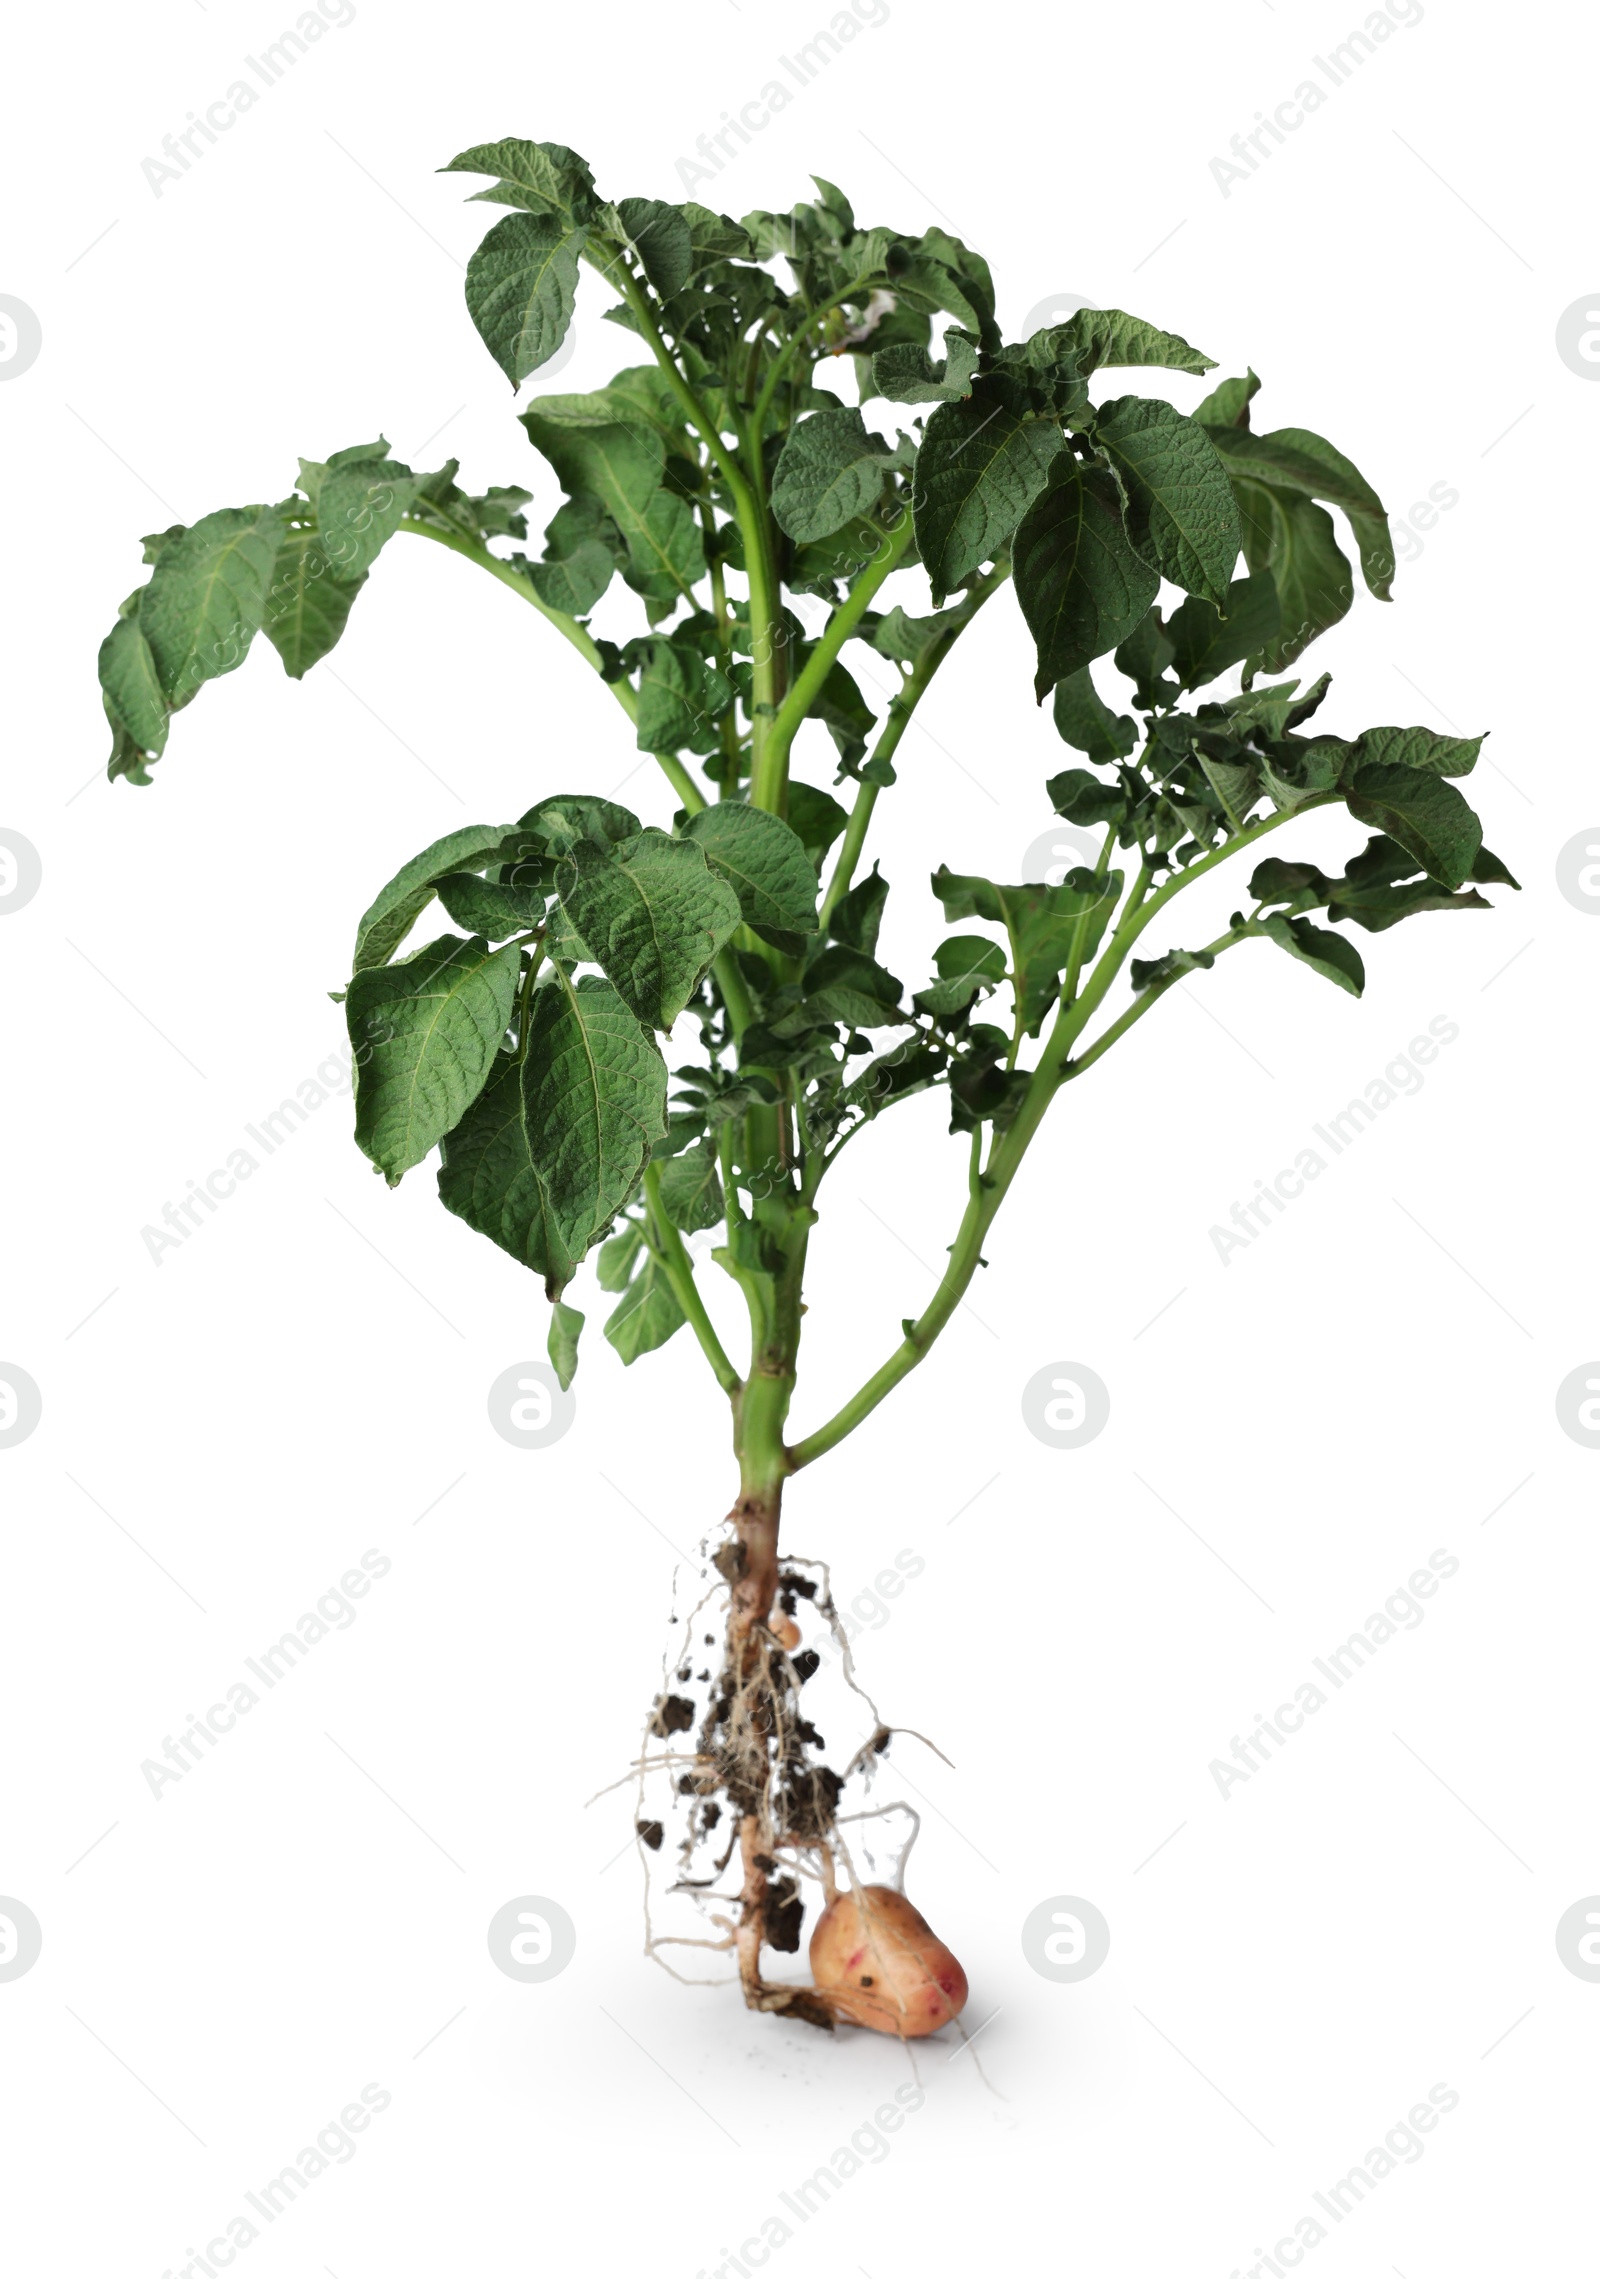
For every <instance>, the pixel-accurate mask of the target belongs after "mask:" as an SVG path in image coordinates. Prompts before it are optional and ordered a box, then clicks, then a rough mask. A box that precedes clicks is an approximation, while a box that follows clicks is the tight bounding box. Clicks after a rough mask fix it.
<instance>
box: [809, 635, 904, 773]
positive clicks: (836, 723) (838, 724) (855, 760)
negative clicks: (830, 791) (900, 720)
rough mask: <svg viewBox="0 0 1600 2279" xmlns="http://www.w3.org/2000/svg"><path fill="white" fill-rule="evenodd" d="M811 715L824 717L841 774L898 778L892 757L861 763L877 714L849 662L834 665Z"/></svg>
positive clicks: (816, 717) (821, 718)
mask: <svg viewBox="0 0 1600 2279" xmlns="http://www.w3.org/2000/svg"><path fill="white" fill-rule="evenodd" d="M811 717H812V719H813V720H820V721H821V722H822V725H823V727H824V728H826V729H827V731H828V734H829V735H830V736H831V737H832V738H833V743H834V749H835V750H836V751H837V753H838V755H839V768H840V773H841V774H843V775H856V774H858V773H859V774H864V775H866V776H868V777H870V778H871V780H872V781H873V782H874V783H878V784H890V783H893V782H894V763H893V761H891V760H874V761H873V762H871V763H870V765H869V766H868V767H867V768H866V769H864V770H863V769H861V767H860V764H859V763H860V762H861V760H862V759H863V758H864V757H865V754H866V749H867V738H868V737H869V736H870V735H871V734H872V731H873V729H874V728H875V727H876V726H877V716H876V714H875V713H874V712H873V709H872V707H871V705H870V704H868V702H867V700H866V698H865V697H864V696H863V695H862V693H861V690H860V688H859V687H858V686H857V684H856V680H855V676H854V674H853V673H852V672H851V671H850V669H849V667H848V666H847V665H844V664H841V663H838V662H835V663H834V665H833V666H832V667H831V668H830V670H829V673H828V677H827V679H826V680H825V681H824V682H823V684H822V686H821V688H820V689H819V690H818V691H817V694H816V697H815V699H814V701H813V703H812V706H811ZM875 771H876V772H875Z"/></svg>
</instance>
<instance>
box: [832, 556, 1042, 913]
mask: <svg viewBox="0 0 1600 2279" xmlns="http://www.w3.org/2000/svg"><path fill="white" fill-rule="evenodd" d="M1006 575H1007V573H1006V572H1005V571H1004V570H997V571H994V572H993V573H992V574H991V575H990V576H989V577H988V578H986V579H985V580H984V581H983V583H982V584H981V585H979V586H975V587H974V588H973V590H972V593H971V594H970V595H969V596H968V606H967V608H966V611H965V614H964V615H963V618H962V621H961V623H960V624H959V625H948V626H946V627H945V629H944V631H943V632H942V633H940V634H937V635H936V636H935V637H934V639H933V640H931V641H930V642H929V643H928V646H927V647H926V649H924V650H923V652H922V655H921V656H920V657H919V658H918V659H917V661H916V664H915V665H914V666H913V667H912V669H911V671H910V672H909V673H908V674H907V675H906V677H905V679H904V680H903V681H902V682H901V684H900V688H899V690H898V692H897V693H896V695H895V696H894V697H893V698H892V699H891V700H890V704H889V710H888V712H887V714H886V715H885V718H884V723H883V726H882V728H881V729H880V730H879V732H878V740H877V742H876V743H875V744H874V745H873V747H872V751H871V754H870V759H869V764H870V760H887V759H892V758H893V756H894V754H895V752H896V751H897V750H898V748H899V744H900V739H901V737H902V736H903V735H904V734H905V732H906V729H907V728H908V727H909V725H910V722H911V715H912V714H913V713H914V712H915V711H916V709H917V706H918V705H919V704H920V703H921V702H922V699H923V697H924V696H925V695H926V694H927V691H928V684H929V682H930V681H931V680H932V679H933V676H934V674H935V673H936V672H937V671H938V670H939V667H940V666H941V665H942V664H943V663H944V661H945V659H946V657H948V656H949V654H950V652H951V650H952V649H953V648H954V647H955V645H956V643H957V641H959V640H960V638H961V636H962V634H963V633H965V631H966V629H967V627H968V626H969V625H970V624H971V623H972V620H973V619H974V618H975V617H976V616H977V614H978V612H979V610H980V609H981V608H982V607H983V605H984V603H985V602H986V601H987V600H988V598H989V596H990V595H991V594H992V593H993V592H994V591H995V589H996V587H998V586H1000V585H1002V584H1003V583H1004V581H1005V578H1006ZM879 789H880V787H879V785H877V784H875V783H873V782H871V781H870V780H869V779H864V780H863V781H862V784H861V787H860V789H859V790H858V791H857V793H856V796H855V802H854V805H853V806H852V807H851V809H850V820H849V822H848V823H847V824H846V825H845V830H844V837H843V839H842V840H841V841H840V842H839V852H838V854H837V855H836V856H835V857H834V863H833V875H832V877H831V878H830V879H829V881H828V890H827V892H826V894H824V896H823V898H822V909H821V913H820V916H819V921H818V924H819V931H821V932H822V933H826V932H827V930H828V920H829V919H830V918H831V917H832V916H833V913H834V910H835V909H836V908H837V906H838V904H839V902H840V900H841V899H842V897H843V896H844V895H846V894H847V893H848V892H849V890H850V885H851V881H852V880H853V879H854V877H855V873H856V865H857V863H858V862H859V861H860V860H861V850H862V848H863V847H864V846H865V845H866V841H867V828H868V825H869V824H870V823H871V821H872V811H873V809H874V807H876V806H877V804H878V792H879Z"/></svg>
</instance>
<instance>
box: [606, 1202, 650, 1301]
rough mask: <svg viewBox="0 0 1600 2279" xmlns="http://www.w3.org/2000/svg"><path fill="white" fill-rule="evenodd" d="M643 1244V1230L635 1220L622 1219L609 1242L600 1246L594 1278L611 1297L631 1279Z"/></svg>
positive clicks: (625, 1286)
mask: <svg viewBox="0 0 1600 2279" xmlns="http://www.w3.org/2000/svg"><path fill="white" fill-rule="evenodd" d="M643 1243H644V1228H643V1227H642V1226H641V1225H640V1224H639V1221H638V1220H637V1219H624V1220H623V1222H622V1224H621V1226H620V1227H618V1229H617V1231H616V1233H615V1234H614V1235H612V1236H611V1238H610V1240H609V1241H607V1242H603V1243H602V1244H601V1245H600V1249H599V1252H598V1253H597V1255H596V1258H595V1262H594V1278H595V1280H596V1281H597V1282H598V1283H599V1285H600V1287H601V1289H602V1290H605V1291H608V1292H609V1293H610V1294H611V1295H612V1296H613V1297H614V1296H615V1295H616V1293H617V1291H619V1290H625V1289H626V1288H627V1287H628V1284H629V1283H630V1282H631V1281H632V1279H633V1269H634V1262H635V1260H636V1259H637V1258H638V1256H639V1252H640V1249H641V1248H642V1246H643Z"/></svg>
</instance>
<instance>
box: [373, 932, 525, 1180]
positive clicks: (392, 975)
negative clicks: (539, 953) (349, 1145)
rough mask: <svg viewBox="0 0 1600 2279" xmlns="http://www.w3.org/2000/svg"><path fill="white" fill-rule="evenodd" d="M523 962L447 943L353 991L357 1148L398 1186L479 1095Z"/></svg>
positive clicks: (476, 941) (445, 939)
mask: <svg viewBox="0 0 1600 2279" xmlns="http://www.w3.org/2000/svg"><path fill="white" fill-rule="evenodd" d="M521 955H522V953H521V951H520V950H518V949H515V948H511V949H503V950H495V949H491V948H490V946H489V944H488V943H487V942H486V941H484V940H483V939H482V937H481V936H474V937H473V938H472V939H471V940H463V939H462V937H461V936H460V935H459V934H443V935H441V936H440V938H439V940H438V941H436V942H429V943H428V944H427V945H426V947H425V948H423V949H420V950H418V951H417V953H416V955H415V956H414V957H410V958H407V959H406V960H405V961H404V962H403V963H401V964H399V965H384V966H368V967H365V968H363V970H362V971H360V972H358V973H357V974H356V976H355V978H354V980H353V981H352V982H351V984H350V989H349V994H348V996H347V997H346V1000H345V1018H346V1020H347V1022H348V1024H349V1029H350V1042H351V1045H352V1046H353V1048H354V1051H355V1060H356V1143H357V1145H358V1146H359V1147H361V1148H362V1149H363V1150H364V1151H365V1153H366V1154H367V1155H369V1156H370V1157H371V1158H372V1160H373V1162H374V1163H375V1164H376V1165H377V1166H378V1169H379V1170H380V1171H381V1172H382V1173H383V1175H384V1177H385V1178H386V1179H387V1180H388V1182H389V1184H390V1186H391V1187H393V1186H396V1185H398V1183H399V1181H400V1179H401V1178H402V1176H403V1175H404V1174H405V1173H406V1172H407V1171H409V1170H410V1169H411V1168H412V1166H413V1165H414V1164H418V1163H420V1162H421V1161H422V1159H423V1157H424V1156H425V1155H427V1154H428V1153H429V1152H430V1150H431V1149H433V1148H434V1147H436V1146H437V1145H438V1143H439V1141H440V1140H441V1139H442V1138H443V1137H444V1135H445V1133H446V1132H447V1131H449V1130H450V1128H451V1126H452V1125H454V1124H457V1123H459V1122H460V1120H461V1118H462V1117H463V1116H464V1115H465V1113H466V1111H467V1109H468V1108H469V1107H470V1106H471V1105H472V1103H473V1101H474V1100H475V1099H476V1098H477V1096H478V1094H479V1093H480V1092H481V1091H482V1089H483V1087H484V1084H485V1083H486V1082H487V1080H488V1077H489V1073H490V1070H491V1069H492V1067H493V1065H494V1059H495V1055H496V1053H497V1052H498V1051H499V1048H500V1042H501V1039H502V1037H503V1036H504V1035H505V1030H506V1024H507V1023H508V1022H509V1020H510V1018H511V1006H512V1002H513V999H514V998H515V996H516V988H517V968H518V965H519V962H520V960H521Z"/></svg>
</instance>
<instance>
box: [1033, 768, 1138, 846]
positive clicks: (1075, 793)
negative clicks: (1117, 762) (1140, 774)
mask: <svg viewBox="0 0 1600 2279" xmlns="http://www.w3.org/2000/svg"><path fill="white" fill-rule="evenodd" d="M1044 788H1045V796H1046V798H1047V799H1048V800H1049V802H1050V804H1051V806H1052V807H1053V808H1054V809H1055V811H1056V813H1057V814H1058V815H1060V816H1062V817H1064V818H1065V820H1066V821H1067V822H1069V823H1077V824H1079V825H1080V826H1081V827H1082V828H1083V829H1084V830H1086V831H1094V830H1100V829H1103V828H1104V826H1105V825H1106V824H1108V823H1121V822H1123V821H1124V820H1125V818H1126V816H1127V813H1128V794H1127V791H1126V790H1125V788H1124V787H1123V786H1122V785H1121V784H1120V783H1102V782H1101V781H1100V778H1099V777H1098V776H1093V775H1091V774H1090V773H1089V771H1088V769H1087V768H1063V769H1062V771H1061V773H1060V774H1059V775H1053V776H1052V777H1051V778H1050V780H1049V782H1048V783H1047V784H1046V785H1045V787H1044Z"/></svg>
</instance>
